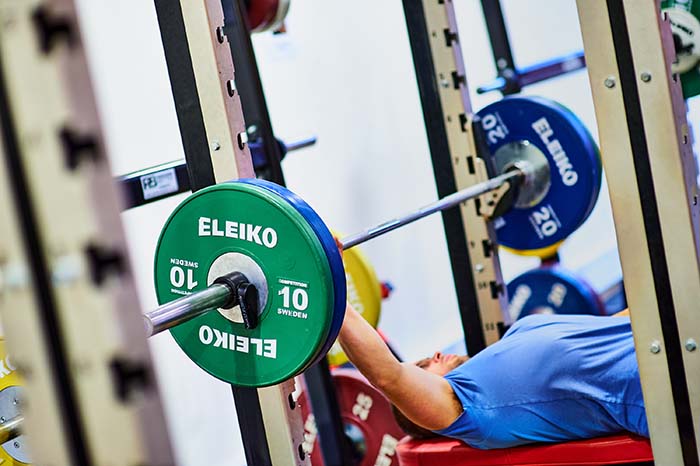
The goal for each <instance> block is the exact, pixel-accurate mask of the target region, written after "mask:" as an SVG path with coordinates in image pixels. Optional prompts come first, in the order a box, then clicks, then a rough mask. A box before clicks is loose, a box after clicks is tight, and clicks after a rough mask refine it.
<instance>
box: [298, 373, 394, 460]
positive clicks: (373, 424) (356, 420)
mask: <svg viewBox="0 0 700 466" xmlns="http://www.w3.org/2000/svg"><path fill="white" fill-rule="evenodd" d="M333 383H334V384H335V388H336V393H337V395H338V404H339V405H340V412H341V416H342V418H343V423H344V424H345V432H346V433H347V434H348V435H349V436H350V438H351V439H352V440H353V443H354V444H355V445H356V447H357V449H358V450H364V452H362V453H363V454H362V461H361V462H360V463H359V465H360V466H374V465H376V464H379V465H382V466H391V465H398V464H399V460H398V457H397V455H396V445H397V444H398V441H399V440H400V439H401V438H402V437H404V436H405V434H404V433H403V431H402V430H401V428H400V427H399V426H398V425H397V424H396V421H395V420H394V416H393V414H392V413H391V405H390V404H389V401H388V400H387V399H386V398H384V395H382V394H381V393H380V392H379V391H377V389H375V388H374V387H373V386H371V385H370V384H369V382H367V380H366V379H365V378H364V377H362V375H360V373H359V372H357V371H356V370H353V369H336V370H334V371H333ZM297 403H298V404H299V406H300V408H301V412H302V415H303V417H304V436H305V437H304V440H305V442H304V449H305V451H306V452H307V453H309V454H310V455H311V464H312V465H313V466H324V465H323V457H322V456H321V450H320V447H319V443H318V432H317V429H316V423H315V421H314V417H313V414H312V413H311V407H310V406H309V403H308V402H307V399H306V396H305V394H304V393H302V394H301V395H300V396H299V399H298V401H297Z"/></svg>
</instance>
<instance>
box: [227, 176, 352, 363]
mask: <svg viewBox="0 0 700 466" xmlns="http://www.w3.org/2000/svg"><path fill="white" fill-rule="evenodd" d="M237 182H240V183H246V184H252V185H255V186H260V187H263V188H265V189H268V190H269V191H272V192H274V193H276V194H278V195H279V196H281V197H282V198H283V199H285V200H286V201H287V202H289V204H291V205H292V206H293V207H294V208H295V209H296V210H297V211H298V212H299V213H300V214H301V215H302V216H303V217H304V218H305V219H306V220H307V221H308V222H309V225H310V226H311V229H312V230H314V232H316V236H318V239H319V241H320V242H321V245H322V246H323V249H324V250H325V252H326V256H328V263H329V264H330V268H331V274H332V275H333V289H334V290H335V296H334V312H333V320H332V321H331V328H330V335H329V337H328V341H326V342H325V344H324V346H323V347H322V348H321V351H320V352H319V354H318V356H317V357H316V358H315V360H314V361H313V362H312V363H311V364H314V363H316V362H318V361H319V360H320V359H321V358H322V357H325V355H326V353H328V351H329V350H330V349H331V346H333V343H334V342H335V340H336V338H337V337H338V333H339V332H340V327H342V325H343V319H344V317H345V304H346V299H347V290H346V281H345V267H344V266H343V259H342V258H341V257H340V252H339V251H338V246H337V245H336V243H335V239H334V238H333V235H332V234H331V232H330V230H328V227H327V226H326V224H325V223H323V220H321V217H319V215H318V214H317V213H316V211H314V210H313V209H312V208H311V206H310V205H309V204H307V203H306V201H304V200H303V199H302V198H301V197H299V196H297V195H296V194H295V193H293V192H292V191H290V190H288V189H287V188H284V187H282V186H280V185H278V184H275V183H271V182H269V181H266V180H261V179H257V178H244V179H240V180H237ZM311 364H310V365H311Z"/></svg>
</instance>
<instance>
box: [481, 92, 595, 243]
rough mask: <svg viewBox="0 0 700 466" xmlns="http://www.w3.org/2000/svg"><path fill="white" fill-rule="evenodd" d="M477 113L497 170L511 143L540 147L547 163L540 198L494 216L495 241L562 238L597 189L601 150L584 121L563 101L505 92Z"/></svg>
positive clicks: (571, 229)
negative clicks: (545, 184) (545, 187)
mask: <svg viewBox="0 0 700 466" xmlns="http://www.w3.org/2000/svg"><path fill="white" fill-rule="evenodd" d="M477 115H478V116H479V118H480V120H481V124H482V127H483V129H484V133H485V136H486V140H487V143H488V146H489V151H490V161H491V163H492V164H493V167H494V169H495V170H496V172H500V171H502V169H503V160H504V158H505V159H508V152H509V148H510V147H511V146H512V145H514V144H516V145H517V144H521V145H529V146H534V147H536V148H537V149H539V151H540V152H541V155H540V157H541V156H544V157H546V158H547V162H548V164H549V169H550V174H549V178H550V186H549V189H548V190H547V191H546V194H545V195H544V197H543V198H542V199H541V200H539V201H538V202H537V203H536V204H535V205H533V206H527V207H522V206H521V207H518V206H516V207H514V208H512V209H511V210H510V211H508V212H507V213H506V214H505V215H503V216H502V217H500V218H498V219H496V220H495V222H494V224H495V227H496V234H497V237H498V242H499V244H501V245H502V246H505V247H507V248H510V249H513V250H516V252H517V251H532V250H539V249H545V248H548V247H550V246H552V245H555V244H557V243H559V242H561V241H562V240H564V239H565V238H566V237H568V236H569V235H570V234H571V233H573V232H574V231H575V230H576V229H577V228H578V227H580V226H581V224H583V222H584V221H585V220H586V219H587V218H588V215H589V214H590V213H591V211H592V210H593V207H594V206H595V203H596V201H597V199H598V193H599V192H600V185H601V175H602V171H603V170H602V164H601V161H600V153H599V151H598V147H597V146H596V143H595V141H594V140H593V138H592V137H591V135H590V133H589V132H588V130H587V129H586V127H585V126H584V124H583V123H582V122H581V121H580V120H579V119H578V118H577V117H576V115H574V114H573V113H572V112H571V111H569V110H568V109H567V108H565V107H564V106H562V105H560V104H558V103H556V102H554V101H552V100H549V99H545V98H542V97H507V98H504V99H502V100H500V101H498V102H495V103H493V104H491V105H488V106H486V107H484V108H483V109H481V110H480V111H479V112H478V113H477ZM511 161H512V160H511Z"/></svg>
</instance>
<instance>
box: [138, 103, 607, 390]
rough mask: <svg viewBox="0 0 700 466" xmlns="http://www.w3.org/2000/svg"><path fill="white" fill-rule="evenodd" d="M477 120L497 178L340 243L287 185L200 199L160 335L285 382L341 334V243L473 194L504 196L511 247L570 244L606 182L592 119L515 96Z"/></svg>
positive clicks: (215, 360)
mask: <svg viewBox="0 0 700 466" xmlns="http://www.w3.org/2000/svg"><path fill="white" fill-rule="evenodd" d="M478 116H479V117H480V119H481V124H482V126H483V128H484V131H485V134H486V137H487V141H488V144H489V149H490V156H489V158H488V159H487V160H486V161H487V163H489V164H491V165H492V168H493V172H494V173H496V175H495V176H493V177H492V178H490V179H488V180H487V181H484V182H482V183H478V184H476V185H474V186H471V187H469V188H467V189H464V190H461V191H458V192H456V193H454V194H451V195H449V196H446V197H444V198H442V199H439V200H438V201H436V202H433V203H431V204H428V205H426V206H424V207H422V208H420V209H417V210H414V211H411V212H409V213H407V214H405V215H402V216H399V217H396V218H394V219H392V220H390V221H387V222H383V223H381V224H379V225H377V226H375V227H372V228H368V229H366V230H364V231H361V232H359V233H356V234H353V235H350V236H347V237H344V238H342V239H340V240H339V242H338V244H337V243H336V240H335V239H334V237H333V235H332V234H331V232H330V230H329V229H328V228H327V227H326V225H325V224H324V223H323V221H322V220H321V219H320V217H319V216H318V215H317V214H316V212H315V211H314V210H313V209H312V208H311V207H310V206H309V205H308V204H307V203H306V202H305V201H304V200H302V199H301V198H300V197H298V196H297V195H296V194H294V193H293V192H291V191H289V190H288V189H286V188H283V187H281V186H278V185H276V184H273V183H270V182H267V181H263V180H257V179H244V180H237V181H233V182H229V183H222V184H219V185H215V186H211V187H208V188H205V189H202V190H200V191H198V192H196V193H194V194H192V195H191V196H190V197H188V198H187V199H186V200H185V201H183V202H182V203H181V204H180V205H179V206H178V207H177V208H176V209H175V211H174V212H173V213H172V214H171V216H170V218H169V219H168V221H167V222H166V224H165V226H164V227H163V230H162V232H161V236H160V239H159V241H158V245H157V248H156V253H155V264H154V271H155V288H156V294H157V298H158V301H159V303H160V304H162V306H161V307H159V308H158V309H156V310H155V311H153V312H150V313H148V314H146V316H145V321H146V328H147V332H148V334H149V335H154V334H156V333H159V332H161V331H163V330H165V329H170V330H171V333H172V335H173V337H174V339H175V341H176V342H177V343H178V344H179V345H180V347H181V348H182V349H183V350H184V351H185V353H186V354H187V355H188V356H189V357H190V359H192V360H193V361H194V362H195V363H196V364H198V365H199V366H200V367H201V368H202V369H204V370H205V371H207V372H208V373H210V374H211V375H213V376H215V377H217V378H219V379H221V380H224V381H226V382H229V383H232V384H235V385H241V386H253V387H260V386H267V385H273V384H276V383H279V382H282V381H284V380H286V379H289V378H291V377H293V376H295V375H297V374H299V373H301V372H302V371H304V370H305V369H306V368H307V367H309V366H310V365H312V364H314V363H315V362H317V361H318V360H319V359H320V358H321V357H324V356H325V354H326V353H327V352H328V350H329V349H330V347H331V345H332V344H333V342H334V341H335V339H336V337H337V335H338V333H339V331H340V327H341V325H342V322H343V317H344V313H345V306H346V297H347V296H346V283H345V272H344V269H343V263H342V259H341V255H340V252H339V250H338V248H339V247H340V248H341V249H344V250H345V249H349V248H352V247H354V246H356V245H358V244H361V243H363V242H365V241H368V240H370V239H372V238H376V237H378V236H381V235H384V234H386V233H388V232H390V231H393V230H395V229H397V228H400V227H403V226H405V225H408V224H409V223H412V222H414V221H417V220H419V219H421V218H424V217H426V216H429V215H432V214H434V213H436V212H441V211H444V210H445V209H449V208H452V207H455V206H457V205H459V204H461V203H463V202H465V201H467V200H470V199H475V198H479V199H480V200H481V199H484V202H486V203H499V205H498V206H495V207H494V208H493V209H490V211H494V212H500V213H502V215H500V216H499V217H498V218H497V219H495V226H496V231H497V237H498V241H499V243H501V244H505V245H506V246H508V247H511V248H513V249H540V248H548V247H551V246H552V245H555V244H557V243H558V242H561V241H562V240H563V239H564V238H566V236H568V235H569V234H570V233H571V232H573V231H574V230H575V229H576V228H578V227H579V226H580V225H581V223H583V221H584V220H585V219H586V217H587V216H588V214H589V213H590V211H591V209H592V208H593V205H594V203H595V200H596V199H597V195H598V191H599V189H600V177H601V166H600V159H599V155H598V151H597V148H596V147H595V144H593V143H592V139H591V137H590V135H589V134H588V133H587V132H586V130H585V127H584V126H583V125H582V124H581V122H580V121H579V120H578V119H576V118H575V116H573V114H571V113H570V112H569V111H568V110H566V109H565V108H563V107H561V106H559V105H558V104H555V103H553V102H551V101H548V100H545V99H540V98H531V97H528V98H523V97H517V98H508V99H503V100H501V101H499V102H497V103H495V104H492V105H489V106H487V107H486V108H485V109H483V110H482V111H481V112H479V114H478ZM465 169H467V167H465ZM494 193H496V194H498V195H495V194H494ZM477 204H478V202H477Z"/></svg>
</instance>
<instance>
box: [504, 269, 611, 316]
mask: <svg viewBox="0 0 700 466" xmlns="http://www.w3.org/2000/svg"><path fill="white" fill-rule="evenodd" d="M508 299H509V304H508V313H509V314H510V317H511V318H512V319H513V320H515V319H520V318H522V317H525V316H527V315H530V314H590V315H604V314H605V306H604V305H603V303H602V301H601V300H600V298H599V297H598V295H597V293H596V292H595V290H593V288H591V286H590V285H589V284H588V283H586V282H585V281H584V280H582V279H580V278H578V277H577V276H576V275H575V274H573V273H571V272H568V271H566V270H564V269H563V268H561V267H559V266H553V267H541V268H538V269H534V270H530V271H527V272H525V273H523V274H522V275H519V276H517V277H516V278H514V279H513V280H511V281H510V283H508Z"/></svg>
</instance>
